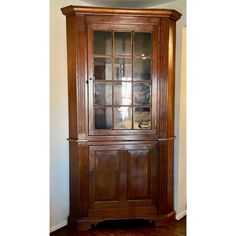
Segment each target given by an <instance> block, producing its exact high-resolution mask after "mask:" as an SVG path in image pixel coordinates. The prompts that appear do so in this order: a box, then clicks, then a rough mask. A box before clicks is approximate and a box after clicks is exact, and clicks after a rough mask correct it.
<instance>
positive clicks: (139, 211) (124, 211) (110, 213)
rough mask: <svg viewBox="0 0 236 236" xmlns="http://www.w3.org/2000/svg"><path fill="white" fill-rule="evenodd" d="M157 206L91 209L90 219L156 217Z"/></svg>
mask: <svg viewBox="0 0 236 236" xmlns="http://www.w3.org/2000/svg"><path fill="white" fill-rule="evenodd" d="M155 214H156V207H155V206H137V207H127V206H126V207H119V208H109V207H107V208H103V209H101V208H100V209H99V208H97V209H89V213H88V215H89V217H113V218H121V217H137V216H145V215H155Z"/></svg>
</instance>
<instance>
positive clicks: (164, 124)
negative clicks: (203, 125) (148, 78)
mask: <svg viewBox="0 0 236 236" xmlns="http://www.w3.org/2000/svg"><path fill="white" fill-rule="evenodd" d="M174 75H175V22H174V21H172V20H170V19H161V60H160V77H159V86H160V101H159V112H160V123H159V138H160V139H168V138H173V136H174V86H175V78H174ZM173 149H174V142H173V140H169V141H162V142H161V143H160V144H159V165H160V166H162V168H161V169H160V172H159V174H160V179H159V180H160V181H159V211H160V212H159V213H160V214H165V213H168V212H170V211H172V210H173V170H174V167H173V158H174V156H173V155H174V151H173Z"/></svg>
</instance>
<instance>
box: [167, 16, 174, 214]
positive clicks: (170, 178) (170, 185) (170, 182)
mask: <svg viewBox="0 0 236 236" xmlns="http://www.w3.org/2000/svg"><path fill="white" fill-rule="evenodd" d="M175 37H176V22H175V21H173V20H169V44H168V53H169V55H168V65H169V67H168V77H169V78H168V102H167V104H168V113H167V114H168V130H167V137H173V136H174V110H175V109H174V104H175ZM167 145H168V147H167V149H168V154H167V164H168V166H167V211H168V212H170V211H172V210H173V206H174V200H173V199H174V191H173V189H174V140H169V141H168V144H167Z"/></svg>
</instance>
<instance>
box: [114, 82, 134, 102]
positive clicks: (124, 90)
mask: <svg viewBox="0 0 236 236" xmlns="http://www.w3.org/2000/svg"><path fill="white" fill-rule="evenodd" d="M131 89H132V84H131V83H129V82H127V83H115V86H114V97H115V102H114V103H115V105H131V94H132V90H131Z"/></svg>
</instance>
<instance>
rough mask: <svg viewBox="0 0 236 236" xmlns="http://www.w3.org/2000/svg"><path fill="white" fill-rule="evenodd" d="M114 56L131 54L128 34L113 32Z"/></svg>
mask: <svg viewBox="0 0 236 236" xmlns="http://www.w3.org/2000/svg"><path fill="white" fill-rule="evenodd" d="M115 54H116V55H122V54H131V33H130V32H115Z"/></svg>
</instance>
